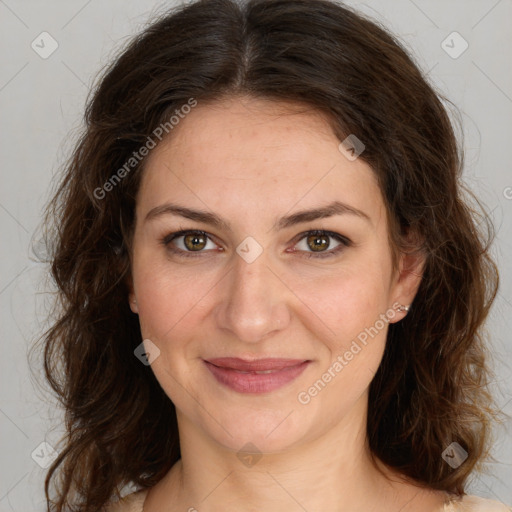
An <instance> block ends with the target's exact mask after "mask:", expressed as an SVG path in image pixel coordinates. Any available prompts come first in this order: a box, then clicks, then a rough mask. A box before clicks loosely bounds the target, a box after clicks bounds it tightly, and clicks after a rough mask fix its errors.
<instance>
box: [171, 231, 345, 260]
mask: <svg viewBox="0 0 512 512" xmlns="http://www.w3.org/2000/svg"><path fill="white" fill-rule="evenodd" d="M191 234H198V235H202V236H204V237H206V238H208V239H210V240H211V241H212V242H213V240H212V238H211V236H210V235H209V234H208V233H206V232H205V231H201V230H198V229H188V230H182V231H177V232H175V233H170V234H168V235H166V236H165V237H164V238H163V239H162V240H161V243H162V244H163V245H164V246H165V247H166V248H167V249H168V250H169V251H170V252H172V253H174V254H178V255H179V256H183V257H185V258H197V257H200V255H201V254H202V253H204V252H205V251H204V250H202V251H195V253H194V251H184V250H183V249H177V248H173V247H172V246H171V242H172V241H173V240H175V239H176V238H180V237H182V236H186V235H191ZM311 235H317V236H318V235H320V236H328V237H331V238H334V239H335V240H336V241H337V242H340V245H338V246H337V247H335V248H334V249H331V250H328V251H318V252H314V251H311V252H310V251H306V254H301V257H303V258H308V259H309V258H331V257H334V256H336V255H338V253H340V252H341V251H342V250H343V249H345V248H346V247H350V246H351V245H352V242H351V241H350V240H349V239H348V238H346V237H344V236H341V235H339V234H338V233H334V232H332V231H326V230H322V229H314V230H311V231H304V232H303V233H300V235H297V237H298V239H297V242H295V243H294V246H295V245H297V244H298V243H299V242H301V241H302V240H303V239H304V238H307V237H308V236H311ZM214 243H215V242H214ZM294 252H295V251H294ZM297 252H299V251H297ZM300 252H302V251H300Z"/></svg>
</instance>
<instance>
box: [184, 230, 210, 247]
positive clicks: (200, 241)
mask: <svg viewBox="0 0 512 512" xmlns="http://www.w3.org/2000/svg"><path fill="white" fill-rule="evenodd" d="M183 242H184V244H185V247H186V248H187V249H189V250H190V251H200V250H201V249H204V247H205V246H206V236H204V235H202V234H200V233H192V234H189V235H185V236H184V237H183Z"/></svg>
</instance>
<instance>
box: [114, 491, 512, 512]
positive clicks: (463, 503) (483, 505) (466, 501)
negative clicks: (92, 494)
mask: <svg viewBox="0 0 512 512" xmlns="http://www.w3.org/2000/svg"><path fill="white" fill-rule="evenodd" d="M146 495H147V490H146V491H139V492H135V493H132V494H129V495H128V496H125V497H124V498H123V499H122V500H121V501H120V502H118V503H116V504H115V505H112V506H111V507H110V508H108V509H107V511H106V512H143V508H144V500H145V499H146ZM439 512H512V507H507V506H506V505H504V504H503V503H500V502H499V501H494V500H487V499H485V498H479V497H478V496H464V498H462V499H454V500H452V501H450V502H449V503H447V504H445V505H444V507H443V509H442V510H440V511H439Z"/></svg>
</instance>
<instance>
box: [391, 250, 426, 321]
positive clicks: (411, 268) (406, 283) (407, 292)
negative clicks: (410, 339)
mask: <svg viewBox="0 0 512 512" xmlns="http://www.w3.org/2000/svg"><path fill="white" fill-rule="evenodd" d="M425 261H426V257H425V254H424V253H423V252H422V251H421V250H419V249H417V250H414V251H412V252H408V253H404V252H402V253H401V254H400V259H399V265H398V272H397V275H396V276H395V277H394V279H395V281H394V283H393V290H392V295H391V297H392V298H393V309H394V310H395V311H396V309H397V305H398V304H401V305H404V306H408V305H410V304H412V302H413V300H414V297H415V296H416V293H417V292H418V288H419V286H420V284H421V279H422V277H423V271H424V268H425ZM405 315H407V311H397V313H396V315H395V316H394V318H393V320H390V322H391V323H393V322H398V321H399V320H401V319H402V318H404V316H405Z"/></svg>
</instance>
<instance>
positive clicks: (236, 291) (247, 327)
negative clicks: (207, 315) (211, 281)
mask: <svg viewBox="0 0 512 512" xmlns="http://www.w3.org/2000/svg"><path fill="white" fill-rule="evenodd" d="M249 261H250V260H249ZM269 267H270V262H269V261H268V258H267V254H266V253H265V252H263V253H262V254H260V255H259V256H258V257H257V258H256V259H255V260H254V261H252V262H250V263H248V262H247V261H246V260H244V258H243V257H242V256H240V255H238V254H235V255H234V256H233V262H232V269H231V272H230V273H229V275H228V276H227V279H226V280H225V284H224V286H225V288H224V290H223V294H222V297H221V303H220V304H219V310H220V311H219V315H218V322H219V324H220V327H221V328H224V329H228V330H230V331H231V332H232V333H233V335H234V336H235V337H236V338H237V339H239V340H240V341H244V342H257V341H260V340H262V339H264V338H266V337H267V336H268V335H269V334H270V333H272V332H274V331H276V330H278V329H283V328H284V327H285V326H286V325H287V323H288V322H289V312H288V309H287V304H286V297H285V295H286V289H285V287H284V286H283V284H282V283H281V282H280V281H279V279H278V278H277V277H276V276H275V275H274V273H273V272H272V271H271V269H270V268H269Z"/></svg>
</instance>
